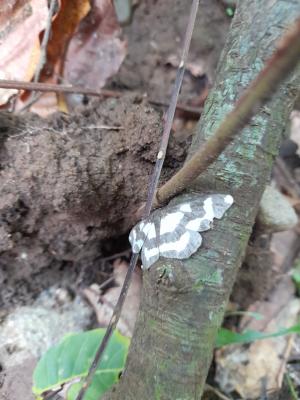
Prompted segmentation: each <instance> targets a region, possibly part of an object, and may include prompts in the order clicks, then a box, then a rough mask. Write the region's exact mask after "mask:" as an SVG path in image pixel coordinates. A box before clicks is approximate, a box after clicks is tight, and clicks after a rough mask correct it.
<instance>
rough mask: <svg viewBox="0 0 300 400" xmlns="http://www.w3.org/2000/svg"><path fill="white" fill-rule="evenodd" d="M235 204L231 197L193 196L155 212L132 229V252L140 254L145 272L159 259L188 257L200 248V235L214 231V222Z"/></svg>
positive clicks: (215, 195) (223, 195)
mask: <svg viewBox="0 0 300 400" xmlns="http://www.w3.org/2000/svg"><path fill="white" fill-rule="evenodd" d="M232 204H233V197H232V196H230V195H229V194H227V195H225V194H210V195H199V194H192V195H189V196H188V198H187V200H186V201H183V202H181V203H179V204H175V205H172V204H169V205H168V206H167V207H164V208H162V209H158V210H155V211H154V212H153V213H151V215H150V216H149V217H148V218H146V219H144V220H142V221H140V222H139V223H138V224H137V225H135V226H134V227H133V229H132V230H131V232H130V234H129V241H130V244H131V246H132V251H133V253H139V252H140V251H141V257H142V268H143V269H148V268H150V267H151V265H152V264H154V263H155V262H156V261H157V260H158V259H159V257H165V258H177V259H185V258H189V257H190V256H191V255H192V254H193V253H195V252H196V251H197V250H198V248H199V247H200V246H201V243H202V236H201V235H200V233H199V232H204V231H207V230H209V229H211V228H212V222H213V219H214V218H217V219H221V218H222V217H223V215H224V213H225V212H226V211H227V210H228V209H229V207H231V205H232Z"/></svg>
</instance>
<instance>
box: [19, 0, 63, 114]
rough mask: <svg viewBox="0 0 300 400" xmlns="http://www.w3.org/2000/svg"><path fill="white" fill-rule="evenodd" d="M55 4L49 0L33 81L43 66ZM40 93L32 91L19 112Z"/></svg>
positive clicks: (27, 107) (39, 95) (29, 104)
mask: <svg viewBox="0 0 300 400" xmlns="http://www.w3.org/2000/svg"><path fill="white" fill-rule="evenodd" d="M56 5H57V0H51V3H50V8H49V13H48V18H47V23H46V29H45V32H44V36H43V39H42V43H41V54H40V59H39V62H38V65H37V68H36V71H35V74H34V77H33V82H35V83H36V82H38V81H39V80H40V76H41V72H42V69H43V68H44V66H45V64H46V61H47V46H48V42H49V38H50V32H51V26H52V18H53V15H54V12H55V9H56ZM42 95H43V94H42V93H38V92H34V93H32V94H31V96H30V97H29V99H28V100H27V102H26V104H25V105H24V106H23V107H22V108H21V110H20V112H24V111H26V110H28V109H29V108H30V107H31V106H32V105H33V104H34V103H35V102H37V101H38V100H39V99H40V98H41V96H42Z"/></svg>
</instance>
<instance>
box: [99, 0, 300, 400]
mask: <svg viewBox="0 0 300 400" xmlns="http://www.w3.org/2000/svg"><path fill="white" fill-rule="evenodd" d="M204 6H205V5H202V7H204ZM200 12H201V9H200ZM299 14H300V5H299V1H298V0H285V1H283V0H276V1H274V0H264V1H261V0H243V1H240V2H239V4H238V7H237V10H236V14H235V17H234V19H233V22H232V26H231V30H230V33H229V35H228V38H227V43H226V46H225V50H224V51H223V54H222V57H221V60H220V62H219V67H218V71H217V81H216V83H215V87H214V89H213V90H211V92H210V95H209V97H208V99H207V101H206V104H205V109H204V113H203V115H202V118H201V121H200V123H199V125H198V128H197V133H196V136H195V138H194V142H193V144H192V146H191V151H190V154H192V153H193V152H194V151H195V150H196V149H197V148H199V146H200V145H201V143H203V141H205V139H206V138H207V137H209V136H210V135H212V134H213V133H214V131H215V129H216V127H217V126H218V125H219V123H220V121H221V120H222V119H223V118H224V116H225V115H226V113H227V112H228V111H230V110H231V109H232V107H233V104H234V102H235V101H236V99H237V98H238V97H239V96H240V94H241V93H242V91H243V89H245V88H246V87H247V85H248V84H249V83H250V82H251V81H252V79H253V78H254V77H255V76H256V75H257V73H258V72H259V71H260V70H261V68H262V66H263V64H264V61H265V60H266V58H267V57H268V56H270V55H271V53H272V52H273V50H274V49H275V45H276V42H277V40H278V38H279V37H280V36H281V35H282V34H283V33H284V30H285V28H286V27H287V26H288V25H289V24H290V23H291V22H292V21H294V19H295V18H296V17H297V16H299ZM296 75H297V74H294V76H292V77H291V79H290V80H289V82H288V83H287V84H285V85H284V87H282V88H281V90H280V91H279V92H277V93H276V95H275V96H274V98H273V101H272V102H271V103H269V104H268V105H267V106H265V107H264V108H263V109H262V110H261V111H260V113H259V114H258V115H257V116H256V117H255V118H253V120H252V122H251V124H249V125H248V127H247V128H245V129H244V130H243V131H242V132H241V134H240V136H239V137H238V138H237V139H236V140H235V141H234V143H233V144H231V145H230V146H229V147H228V148H227V150H226V151H225V152H224V154H222V156H221V157H219V159H218V160H217V162H215V163H214V164H213V165H212V166H211V167H210V168H209V170H207V171H206V172H205V173H204V174H203V175H201V177H200V178H199V179H198V180H197V182H195V184H194V187H193V190H194V191H198V192H201V193H205V192H217V193H230V194H232V195H233V197H234V199H235V203H234V205H233V206H232V207H231V209H230V210H229V211H228V212H227V214H226V216H225V217H224V218H223V219H222V220H220V221H217V222H215V224H214V227H213V229H212V230H210V231H208V232H205V233H204V234H203V235H202V236H203V243H202V246H201V247H200V249H199V250H198V252H197V253H196V254H195V255H194V256H192V257H191V258H190V259H188V260H185V261H180V260H169V259H168V260H165V259H161V260H159V261H158V262H157V263H156V264H155V266H153V267H152V268H151V269H150V270H149V271H147V272H145V273H144V289H143V294H142V302H141V307H140V312H139V316H138V321H137V323H136V328H135V332H134V337H133V339H132V343H131V347H130V352H129V356H128V361H127V365H126V368H125V371H124V374H123V377H122V379H121V381H120V384H119V385H118V386H117V387H116V389H115V391H114V392H111V393H109V394H108V395H107V396H106V397H105V398H106V399H110V400H111V399H114V400H121V399H122V400H152V399H153V400H154V399H155V400H156V399H157V400H158V399H159V400H169V399H170V400H171V399H172V400H192V399H200V398H201V395H202V392H203V387H204V383H205V380H206V376H207V372H208V369H209V366H210V363H211V358H212V354H213V349H214V343H215V337H216V334H217V331H218V329H219V327H220V325H221V323H222V319H223V315H224V311H225V308H226V304H227V301H228V298H229V295H230V291H231V288H232V285H233V283H234V280H235V277H236V273H237V270H238V268H239V266H240V265H241V262H242V259H243V256H244V253H245V249H246V246H247V242H248V239H249V235H250V233H251V229H252V226H253V223H254V219H255V216H256V213H257V208H258V204H259V201H260V198H261V195H262V193H263V190H264V188H265V185H266V183H267V181H268V179H269V177H270V172H271V167H272V163H273V160H274V157H275V156H276V154H277V151H278V148H279V145H280V142H281V138H282V133H283V131H284V128H285V124H286V121H287V117H288V115H289V112H290V110H291V105H292V101H293V98H294V97H295V95H296V90H295V88H296V87H297V86H296V81H297V76H296ZM298 76H299V74H298Z"/></svg>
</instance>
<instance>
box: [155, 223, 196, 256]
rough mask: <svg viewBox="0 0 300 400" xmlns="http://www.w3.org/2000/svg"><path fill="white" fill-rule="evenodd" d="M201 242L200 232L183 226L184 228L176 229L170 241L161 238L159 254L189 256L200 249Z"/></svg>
mask: <svg viewBox="0 0 300 400" xmlns="http://www.w3.org/2000/svg"><path fill="white" fill-rule="evenodd" d="M180 228H181V227H180ZM201 243H202V237H201V235H200V233H198V232H193V231H189V230H186V229H185V228H184V227H182V229H176V231H174V233H173V235H172V236H170V238H169V240H168V241H165V240H162V238H160V244H159V254H160V255H161V256H163V257H166V258H178V259H184V258H189V257H190V256H191V255H192V254H193V253H195V252H196V251H197V250H198V248H199V247H200V246H201Z"/></svg>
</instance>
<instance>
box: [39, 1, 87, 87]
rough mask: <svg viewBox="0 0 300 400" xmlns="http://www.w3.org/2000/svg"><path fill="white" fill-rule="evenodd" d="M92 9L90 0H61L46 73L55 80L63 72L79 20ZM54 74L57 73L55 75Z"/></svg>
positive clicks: (52, 29)
mask: <svg viewBox="0 0 300 400" xmlns="http://www.w3.org/2000/svg"><path fill="white" fill-rule="evenodd" d="M89 11H90V2H89V0H72V1H69V0H61V4H60V9H59V12H58V14H57V16H56V18H54V20H53V22H52V27H51V31H52V33H51V38H50V40H49V42H48V46H47V67H46V71H45V73H46V75H48V76H49V75H52V78H53V80H54V81H57V77H58V76H59V74H61V72H62V68H63V67H62V63H63V59H64V55H65V52H66V50H67V46H68V44H69V41H70V39H71V37H72V35H73V34H74V32H75V30H76V29H77V27H78V24H79V22H80V21H81V20H82V19H83V18H84V17H85V16H86V15H87V14H88V12H89ZM53 74H57V75H56V76H53Z"/></svg>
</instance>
